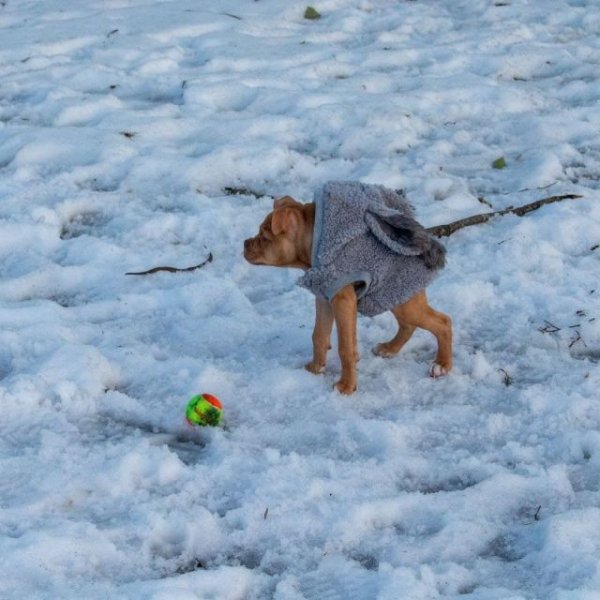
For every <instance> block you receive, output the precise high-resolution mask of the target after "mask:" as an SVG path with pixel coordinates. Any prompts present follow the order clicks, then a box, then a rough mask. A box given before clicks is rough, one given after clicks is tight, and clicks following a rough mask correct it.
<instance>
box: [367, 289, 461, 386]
mask: <svg viewBox="0 0 600 600" xmlns="http://www.w3.org/2000/svg"><path fill="white" fill-rule="evenodd" d="M392 312H393V313H394V316H395V317H396V319H397V321H398V323H399V324H400V331H399V332H398V334H397V335H396V337H395V338H394V339H392V340H390V341H389V342H387V344H380V345H379V346H377V348H380V347H382V346H383V349H384V350H392V353H391V354H390V353H388V354H387V356H392V355H393V354H395V352H398V351H399V350H400V348H402V346H403V345H404V344H405V343H406V342H407V341H408V339H409V338H410V336H411V335H412V334H413V332H414V330H415V328H416V327H420V328H422V329H426V330H427V331H430V332H431V333H433V335H434V336H435V338H436V340H437V343H438V349H437V354H436V357H435V362H434V363H433V365H432V366H431V369H430V371H429V374H430V375H431V376H432V377H440V376H442V375H446V374H447V373H448V372H449V371H450V369H452V320H451V319H450V317H449V316H448V315H445V314H444V313H441V312H439V311H437V310H434V309H433V308H431V306H429V303H428V302H427V296H426V295H425V292H419V293H418V294H415V295H414V296H413V297H412V298H411V299H410V300H408V302H405V303H404V304H399V305H398V306H395V307H394V308H393V309H392ZM402 324H407V325H408V329H405V335H402V332H403V330H402ZM411 327H412V330H411V329H410V328H411ZM377 348H376V350H377ZM394 351H395V352H394ZM379 355H380V356H386V354H379Z"/></svg>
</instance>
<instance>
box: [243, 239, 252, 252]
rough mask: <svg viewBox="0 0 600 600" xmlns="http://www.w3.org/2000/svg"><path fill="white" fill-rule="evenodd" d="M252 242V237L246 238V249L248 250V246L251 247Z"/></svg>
mask: <svg viewBox="0 0 600 600" xmlns="http://www.w3.org/2000/svg"><path fill="white" fill-rule="evenodd" d="M251 242H252V239H251V238H249V239H247V240H244V250H248V248H249V247H250V243H251Z"/></svg>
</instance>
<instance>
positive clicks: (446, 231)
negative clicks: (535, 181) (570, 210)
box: [427, 194, 582, 237]
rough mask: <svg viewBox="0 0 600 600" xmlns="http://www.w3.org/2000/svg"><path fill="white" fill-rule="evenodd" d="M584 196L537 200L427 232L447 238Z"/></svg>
mask: <svg viewBox="0 0 600 600" xmlns="http://www.w3.org/2000/svg"><path fill="white" fill-rule="evenodd" d="M581 197H582V196H578V195H577V194H565V195H563V196H550V197H549V198H543V199H542V200H536V201H535V202H531V203H530V204H525V205H524V206H517V207H516V208H513V207H512V206H511V207H509V208H505V209H503V210H495V211H493V212H489V213H482V214H479V215H473V216H472V217H466V218H465V219H459V220H458V221H453V222H452V223H447V224H446V225H435V226H434V227H428V228H427V231H428V232H429V233H430V234H431V235H435V236H437V237H446V236H449V235H452V234H453V233H454V232H455V231H458V230H459V229H462V228H463V227H470V226H471V225H479V224H481V223H487V222H488V221H490V220H491V219H493V218H494V217H502V216H504V215H508V214H513V215H517V216H518V217H522V216H523V215H526V214H527V213H530V212H532V211H534V210H537V209H538V208H540V206H544V205H545V204H552V203H553V202H560V201H562V200H574V199H576V198H581Z"/></svg>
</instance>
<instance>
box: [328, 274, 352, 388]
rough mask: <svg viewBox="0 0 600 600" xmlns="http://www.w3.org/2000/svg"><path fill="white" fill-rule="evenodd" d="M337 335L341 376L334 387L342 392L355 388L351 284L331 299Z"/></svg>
mask: <svg viewBox="0 0 600 600" xmlns="http://www.w3.org/2000/svg"><path fill="white" fill-rule="evenodd" d="M331 306H332V308H333V315H334V318H335V325H336V327H337V335H338V352H339V355H340V361H341V362H342V376H341V379H340V380H339V381H338V382H337V383H336V384H335V388H336V389H337V390H338V392H340V393H342V394H352V392H354V391H355V390H356V361H357V360H358V351H357V346H356V292H355V290H354V286H353V285H347V286H346V287H343V288H342V289H341V290H340V291H339V292H338V293H337V294H336V295H335V296H334V297H333V299H332V300H331Z"/></svg>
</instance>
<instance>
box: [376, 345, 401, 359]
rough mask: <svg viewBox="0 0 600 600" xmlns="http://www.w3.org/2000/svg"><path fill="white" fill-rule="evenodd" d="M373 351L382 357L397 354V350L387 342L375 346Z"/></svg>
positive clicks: (390, 356)
mask: <svg viewBox="0 0 600 600" xmlns="http://www.w3.org/2000/svg"><path fill="white" fill-rule="evenodd" d="M371 352H373V354H374V355H375V356H380V357H381V358H392V356H396V351H395V350H394V349H393V348H391V347H390V345H389V344H388V343H387V342H385V343H383V344H377V346H373V348H372V349H371Z"/></svg>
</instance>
